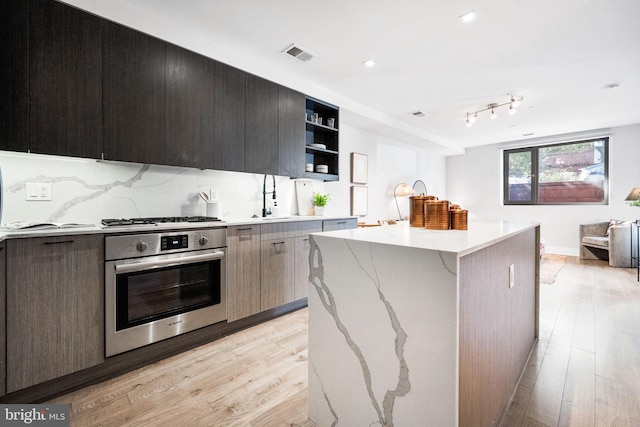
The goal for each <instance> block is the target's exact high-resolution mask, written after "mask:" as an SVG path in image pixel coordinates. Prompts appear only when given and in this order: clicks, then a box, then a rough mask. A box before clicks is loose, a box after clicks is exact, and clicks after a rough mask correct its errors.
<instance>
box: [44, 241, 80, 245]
mask: <svg viewBox="0 0 640 427" xmlns="http://www.w3.org/2000/svg"><path fill="white" fill-rule="evenodd" d="M67 243H73V240H61V241H59V242H44V244H45V245H64V244H67Z"/></svg>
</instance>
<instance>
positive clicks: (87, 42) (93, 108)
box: [29, 0, 103, 158]
mask: <svg viewBox="0 0 640 427" xmlns="http://www.w3.org/2000/svg"><path fill="white" fill-rule="evenodd" d="M29 4H30V8H29V45H30V46H29V124H30V126H29V127H30V136H29V140H30V143H29V148H30V150H31V151H32V152H36V153H45V154H59V155H66V156H77V157H90V158H100V156H101V153H102V22H103V21H102V19H100V18H97V17H95V16H93V15H90V14H88V13H85V12H82V11H79V10H77V9H75V8H72V7H68V6H66V5H63V4H61V3H58V2H54V1H50V0H30V2H29Z"/></svg>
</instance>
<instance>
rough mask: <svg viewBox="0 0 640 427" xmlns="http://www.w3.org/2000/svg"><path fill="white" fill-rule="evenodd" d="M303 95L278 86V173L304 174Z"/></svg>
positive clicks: (291, 175) (284, 174) (286, 174)
mask: <svg viewBox="0 0 640 427" xmlns="http://www.w3.org/2000/svg"><path fill="white" fill-rule="evenodd" d="M304 101H305V96H304V95H303V94H301V93H300V92H296V91H295V90H291V89H289V88H286V87H283V86H280V92H279V103H280V107H279V114H280V117H279V121H278V137H279V144H278V175H282V176H290V177H301V176H302V175H303V174H304V164H303V163H304V155H305V154H304V146H303V144H304V142H303V141H304V125H303V123H304V115H303V112H302V110H303V108H304Z"/></svg>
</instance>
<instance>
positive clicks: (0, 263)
mask: <svg viewBox="0 0 640 427" xmlns="http://www.w3.org/2000/svg"><path fill="white" fill-rule="evenodd" d="M5 253H6V250H5V244H4V242H3V243H0V396H4V395H5V393H6V392H7V388H6V384H7V382H6V378H7V369H6V366H5V361H6V360H7V346H6V338H5V336H6V335H5V331H6V329H5V328H6V325H5V308H6V302H5V295H6V291H7V283H6V280H5V278H6V275H5Z"/></svg>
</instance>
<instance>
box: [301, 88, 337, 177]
mask: <svg viewBox="0 0 640 427" xmlns="http://www.w3.org/2000/svg"><path fill="white" fill-rule="evenodd" d="M339 112H340V110H339V108H338V107H336V106H334V105H331V104H328V103H326V102H324V101H320V100H318V99H315V98H309V97H307V99H306V112H305V163H306V164H305V173H304V176H305V177H306V178H313V179H321V180H323V181H337V180H338V179H339V170H338V166H339V165H338V157H339V133H340V131H339V121H338V120H339Z"/></svg>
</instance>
